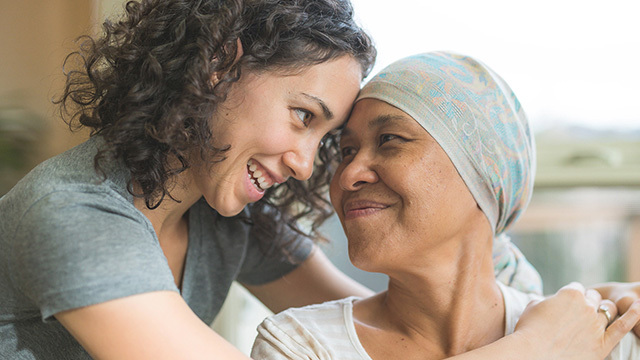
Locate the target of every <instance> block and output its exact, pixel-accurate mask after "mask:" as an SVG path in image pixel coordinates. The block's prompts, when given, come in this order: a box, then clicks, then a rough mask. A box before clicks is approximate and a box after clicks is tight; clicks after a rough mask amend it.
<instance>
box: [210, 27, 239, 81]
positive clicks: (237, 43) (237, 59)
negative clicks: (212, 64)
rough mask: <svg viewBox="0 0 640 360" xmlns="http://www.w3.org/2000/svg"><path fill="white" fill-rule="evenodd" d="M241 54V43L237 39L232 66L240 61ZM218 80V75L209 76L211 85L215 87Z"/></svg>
mask: <svg viewBox="0 0 640 360" xmlns="http://www.w3.org/2000/svg"><path fill="white" fill-rule="evenodd" d="M243 54H244V50H243V48H242V41H240V38H238V39H237V40H236V58H235V59H234V60H233V64H234V65H235V64H236V63H237V62H238V61H239V60H240V58H241V57H242V55H243ZM214 60H215V58H214ZM218 80H220V78H219V77H218V73H213V75H211V83H212V84H213V85H215V84H217V83H218Z"/></svg>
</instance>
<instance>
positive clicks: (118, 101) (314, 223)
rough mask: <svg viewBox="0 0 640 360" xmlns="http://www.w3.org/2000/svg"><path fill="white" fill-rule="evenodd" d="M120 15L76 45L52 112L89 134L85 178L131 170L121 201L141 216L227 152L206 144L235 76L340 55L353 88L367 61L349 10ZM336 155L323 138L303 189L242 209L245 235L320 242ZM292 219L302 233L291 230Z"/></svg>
mask: <svg viewBox="0 0 640 360" xmlns="http://www.w3.org/2000/svg"><path fill="white" fill-rule="evenodd" d="M125 10H126V12H125V14H124V15H123V16H122V17H121V18H120V19H117V21H116V20H114V21H110V20H107V21H106V22H105V23H104V25H103V28H104V35H102V37H100V38H99V39H93V38H91V37H89V36H84V37H81V38H80V39H79V40H80V41H81V46H80V49H79V50H78V51H75V52H73V53H71V54H70V55H69V56H68V57H67V59H66V60H65V75H66V78H67V80H66V86H65V88H64V92H63V94H62V95H61V96H60V98H59V99H57V100H56V101H55V102H56V103H58V104H59V105H60V112H61V115H62V117H63V119H65V121H66V122H67V123H68V124H69V126H70V127H71V128H72V129H77V128H80V127H88V128H90V129H91V135H92V136H94V135H100V136H101V137H102V138H104V144H105V145H104V147H103V148H102V149H101V150H100V151H99V152H98V154H97V155H96V157H95V167H96V170H97V171H99V172H101V171H102V170H101V169H102V165H103V162H104V161H105V160H107V159H117V160H119V161H120V160H121V161H123V163H124V165H125V166H126V167H127V168H128V170H129V171H130V172H131V181H130V182H129V184H128V191H129V192H130V193H131V194H133V195H134V196H137V197H141V198H144V201H145V204H146V206H147V207H148V208H150V209H153V208H156V207H157V206H159V205H160V203H161V202H162V201H163V199H164V198H165V197H166V196H169V197H170V196H171V195H170V194H169V191H168V188H169V187H170V181H171V179H172V177H173V176H175V175H177V174H179V173H181V172H183V171H184V170H186V169H188V168H189V167H190V162H189V159H190V154H194V153H195V154H198V152H199V154H200V156H201V157H202V159H203V160H205V161H208V162H211V163H213V162H216V161H223V160H224V158H225V156H224V154H225V151H227V150H228V149H229V148H230V145H226V146H223V147H215V146H213V145H212V144H213V142H212V140H213V137H214V136H215V134H214V133H213V132H212V130H211V129H210V126H209V120H210V118H211V117H212V116H213V114H214V111H215V110H216V108H217V105H218V104H220V103H221V102H223V101H224V100H225V99H226V96H227V93H228V91H229V88H230V86H231V84H232V83H234V82H236V81H237V80H238V79H239V78H240V76H241V72H242V71H244V70H247V71H258V72H259V71H281V72H285V73H286V72H292V73H293V72H296V71H300V70H301V69H304V68H305V67H308V66H311V65H314V64H318V63H322V62H325V61H328V60H332V59H335V58H338V57H341V56H344V55H350V56H353V57H354V58H355V59H356V60H357V61H358V62H359V63H360V64H361V66H362V75H363V78H364V77H366V75H367V74H368V73H369V72H370V70H371V68H372V66H373V63H374V61H375V57H376V50H375V48H374V46H373V43H372V41H371V39H370V38H369V36H368V35H367V34H366V33H365V32H364V31H363V30H362V29H361V28H360V27H359V26H358V25H357V24H356V23H355V21H354V19H353V8H352V6H351V3H350V2H349V0H141V1H129V2H127V3H126V6H125ZM238 40H240V43H241V44H242V49H243V53H242V56H241V57H240V58H239V59H237V55H238ZM74 64H76V65H77V67H76V68H74V69H73V70H68V69H67V68H68V67H69V66H73V65H74ZM214 74H216V77H217V79H218V82H216V83H215V84H212V82H211V79H212V76H213V75H214ZM213 131H214V132H215V129H214V130H213ZM336 155H337V153H336V139H335V138H334V137H333V136H327V138H326V139H325V141H324V145H322V146H321V147H320V149H319V153H318V156H317V159H316V164H315V165H316V167H315V171H314V174H313V176H312V177H311V179H309V180H308V181H306V182H300V181H295V180H293V179H291V180H290V181H287V182H286V183H284V184H280V185H279V186H275V187H273V188H271V189H269V190H268V191H267V193H266V194H265V196H264V198H263V199H262V200H261V201H259V202H257V203H254V204H251V205H250V209H251V211H250V214H251V215H250V216H251V218H250V219H248V221H250V222H251V223H252V224H253V225H254V226H253V230H254V233H255V234H256V236H258V237H259V238H261V239H265V240H268V241H267V243H269V241H270V240H273V239H275V238H278V235H279V234H282V233H283V230H284V229H283V226H289V227H291V228H292V229H294V230H295V232H296V234H302V235H305V236H308V237H313V238H315V237H317V236H319V235H320V234H318V233H317V228H318V226H320V225H321V224H322V222H324V220H326V218H328V217H329V216H330V215H331V214H332V210H331V206H330V203H329V202H328V201H327V199H326V190H327V184H328V183H329V180H330V167H331V162H332V161H333V159H335V158H336V157H337V156H336ZM176 160H177V162H176ZM176 163H177V164H179V166H176V165H175V164H176ZM133 183H135V184H136V185H137V187H136V190H134V187H133ZM301 218H305V219H308V220H309V221H310V222H309V224H311V225H310V227H305V230H302V229H301V227H300V226H299V224H298V220H299V219H301ZM276 219H277V221H276ZM283 224H286V225H283ZM296 236H297V235H296Z"/></svg>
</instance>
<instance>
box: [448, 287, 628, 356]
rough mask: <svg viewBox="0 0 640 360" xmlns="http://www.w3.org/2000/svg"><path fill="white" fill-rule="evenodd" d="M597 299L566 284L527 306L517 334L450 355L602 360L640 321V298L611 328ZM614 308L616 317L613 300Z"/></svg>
mask: <svg viewBox="0 0 640 360" xmlns="http://www.w3.org/2000/svg"><path fill="white" fill-rule="evenodd" d="M598 297H599V296H598ZM597 300H599V299H596V300H593V299H589V297H588V296H585V295H584V288H582V286H581V285H579V284H576V283H573V284H570V285H567V286H565V287H563V288H562V289H560V290H559V291H558V292H557V293H556V294H555V295H553V296H551V297H549V298H548V299H545V300H544V301H540V302H537V303H532V304H529V306H527V308H526V309H525V311H524V313H523V314H522V317H521V318H520V320H519V321H518V324H517V326H516V330H515V332H514V333H513V334H511V335H509V336H506V337H504V338H502V339H500V340H498V341H496V342H494V343H492V344H490V345H487V346H484V347H482V348H479V349H476V350H474V351H470V352H468V353H465V354H462V355H459V356H455V357H452V358H450V359H451V360H485V359H513V358H517V359H532V360H533V359H540V358H544V359H558V360H591V359H593V360H602V359H604V358H605V357H606V356H607V355H608V354H609V353H610V352H611V350H612V349H613V348H614V347H615V346H616V344H617V343H618V342H619V341H620V340H621V339H622V338H623V337H624V336H625V335H626V334H627V333H628V332H629V331H631V329H632V328H633V326H634V325H635V324H636V323H638V321H639V320H640V301H636V302H634V303H633V304H632V305H631V306H630V307H629V309H628V311H627V312H626V313H625V314H624V315H622V316H621V317H620V318H618V319H617V320H615V321H614V322H613V323H612V324H611V325H610V326H609V327H607V326H606V325H607V324H606V320H605V319H604V316H603V315H602V314H599V313H598V312H597V311H596V308H597V306H598V304H599V301H597ZM610 309H611V310H612V314H611V315H612V316H613V317H615V316H616V314H617V310H616V309H615V306H614V305H613V303H611V304H610Z"/></svg>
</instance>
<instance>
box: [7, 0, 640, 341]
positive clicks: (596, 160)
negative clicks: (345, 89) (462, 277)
mask: <svg viewBox="0 0 640 360" xmlns="http://www.w3.org/2000/svg"><path fill="white" fill-rule="evenodd" d="M352 1H353V4H354V7H355V10H356V14H357V17H358V19H359V22H360V23H361V24H362V25H363V26H364V27H365V28H366V29H367V30H368V31H369V32H370V34H371V35H372V36H373V38H374V40H375V42H376V44H377V46H378V49H379V58H378V62H377V65H376V67H375V69H374V71H373V72H374V73H375V72H376V71H377V70H380V69H381V68H382V67H384V66H385V65H387V64H389V63H390V62H392V61H393V60H395V59H398V58H400V57H403V56H407V55H410V54H414V53H418V52H425V51H433V50H450V51H455V52H459V53H463V54H468V55H472V56H474V57H476V58H478V59H480V60H482V61H483V62H485V63H487V64H489V66H491V67H492V68H493V69H494V70H496V71H497V72H498V73H499V74H500V75H501V76H502V77H503V78H504V79H505V80H506V81H507V82H508V83H509V84H510V85H511V87H512V88H513V90H514V92H515V93H516V94H518V97H519V99H520V101H521V103H522V104H523V106H524V108H525V110H526V111H527V113H528V115H529V118H530V121H531V123H532V126H533V128H534V131H535V133H536V139H537V147H538V173H537V177H536V186H535V191H534V197H533V200H532V203H531V205H530V207H529V209H528V210H527V212H526V213H525V215H524V216H523V218H522V219H521V220H520V221H519V222H518V224H517V225H516V226H515V227H514V228H513V229H511V231H510V235H511V237H512V239H513V241H514V242H516V243H517V244H518V246H520V248H521V249H522V250H523V252H524V253H525V254H526V256H527V257H528V258H529V260H530V261H531V262H532V263H533V264H534V265H535V266H536V268H538V269H539V271H540V273H541V274H542V276H543V279H544V283H545V287H544V291H545V293H547V294H549V293H553V292H555V291H556V290H557V289H558V288H559V287H560V286H562V285H563V284H565V283H567V282H569V281H573V280H577V281H581V282H583V283H585V284H594V283H597V282H603V281H640V261H638V259H637V258H638V257H639V256H640V106H639V105H640V100H638V99H639V98H640V90H639V88H638V86H639V84H640V68H639V66H638V65H637V64H640V22H638V21H637V14H638V13H639V10H640V3H638V2H637V1H636V0H610V1H607V2H602V1H590V0H583V1H577V0H563V1H552V0H539V1H535V2H523V1H508V0H504V1H499V0H485V1H481V2H480V1H472V0H450V1H439V2H425V1H420V0H394V1H393V2H389V1H383V0H352ZM123 3H124V2H123V1H122V0H47V1H41V0H22V1H12V0H0V9H2V10H0V29H1V32H0V33H1V34H2V35H0V195H2V194H4V193H5V192H6V191H8V189H10V187H11V186H13V184H15V182H16V181H18V180H19V179H20V177H22V176H23V175H24V174H25V173H26V172H28V171H29V170H30V169H31V168H32V167H33V166H34V165H35V164H37V163H39V162H40V161H42V160H44V159H46V158H48V157H51V156H53V155H55V154H58V153H60V152H62V151H64V150H66V149H68V148H70V147H72V146H74V145H75V144H78V143H79V142H81V141H83V140H84V139H86V137H87V133H86V132H82V131H81V132H76V133H71V132H70V131H69V129H68V127H67V126H66V124H64V123H63V122H62V121H61V120H60V117H59V115H58V114H57V109H56V107H55V106H54V105H53V104H52V103H51V99H52V98H54V97H55V96H57V95H59V94H60V90H61V88H62V85H63V76H62V63H63V61H64V58H65V56H66V55H67V54H68V53H69V52H70V51H73V50H74V49H75V48H76V44H75V42H74V39H75V38H76V37H78V36H79V35H82V34H86V33H89V34H95V33H98V32H99V31H100V24H101V23H102V22H103V20H104V18H105V17H107V16H112V15H113V14H118V13H120V12H121V11H122V8H123ZM390 4H393V5H392V6H391V5H390ZM325 232H326V233H327V234H328V236H329V237H330V238H331V239H332V242H331V244H328V245H326V246H325V251H326V252H327V254H328V255H329V256H330V258H331V259H332V260H333V261H334V262H335V263H336V265H338V266H339V267H340V268H342V269H343V270H344V271H345V272H347V273H348V274H350V275H351V276H353V277H354V278H356V279H357V280H359V281H361V282H363V283H364V284H366V285H367V286H369V287H371V288H372V289H375V290H382V289H384V288H385V287H386V278H385V277H384V276H382V275H380V274H368V273H364V272H362V271H360V270H358V269H356V268H354V267H353V266H351V264H350V263H349V261H348V256H347V254H346V240H345V239H344V235H343V233H342V230H341V229H340V225H339V222H338V221H337V219H335V218H333V219H331V220H330V221H329V222H328V223H327V224H326V226H325ZM268 314H269V312H268V310H266V309H265V308H264V307H263V306H262V305H261V304H260V303H258V302H257V301H256V300H255V299H253V298H252V297H251V296H250V295H248V294H247V292H246V291H245V290H244V289H243V288H242V287H240V286H234V287H233V289H232V291H231V295H230V297H229V299H228V300H227V302H226V303H225V306H224V308H223V311H222V313H221V314H220V316H218V319H217V320H216V322H215V323H214V324H213V325H212V326H213V327H214V328H215V329H216V330H217V331H219V332H220V333H221V334H222V335H223V336H225V337H226V338H227V339H229V341H231V342H232V343H234V344H235V345H236V346H238V347H239V348H240V349H242V350H243V351H245V352H247V353H248V352H249V349H250V347H251V344H252V342H253V338H254V336H255V327H256V326H257V325H258V324H259V322H260V321H261V320H262V319H263V318H264V317H265V316H267V315H268Z"/></svg>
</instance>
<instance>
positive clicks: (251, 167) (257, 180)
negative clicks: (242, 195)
mask: <svg viewBox="0 0 640 360" xmlns="http://www.w3.org/2000/svg"><path fill="white" fill-rule="evenodd" d="M247 171H248V172H249V177H250V178H251V183H252V184H253V186H254V187H255V188H256V189H258V191H260V192H264V191H265V190H267V189H268V188H270V187H272V186H273V185H274V184H275V182H273V181H272V180H271V178H270V177H269V175H268V174H266V172H265V173H263V171H262V170H258V165H257V164H256V163H254V162H253V160H249V161H248V162H247Z"/></svg>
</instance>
